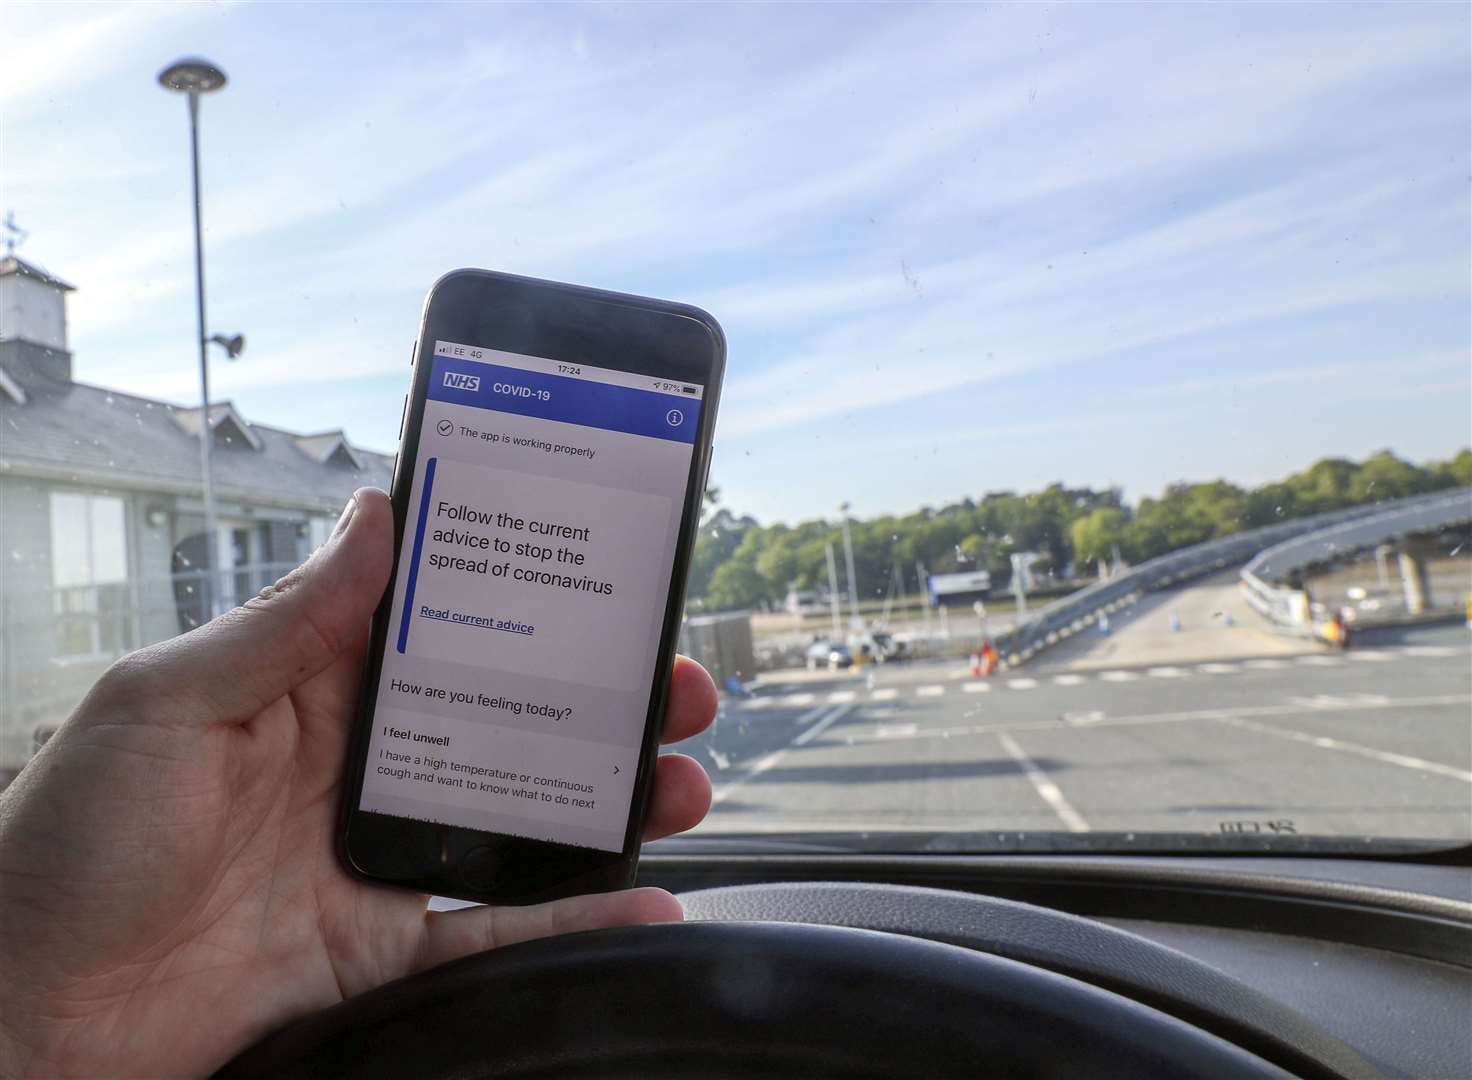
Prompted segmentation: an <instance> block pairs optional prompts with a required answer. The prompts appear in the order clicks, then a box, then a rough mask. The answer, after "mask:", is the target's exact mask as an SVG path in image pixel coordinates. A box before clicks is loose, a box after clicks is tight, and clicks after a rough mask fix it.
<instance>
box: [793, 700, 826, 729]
mask: <svg viewBox="0 0 1472 1080" xmlns="http://www.w3.org/2000/svg"><path fill="white" fill-rule="evenodd" d="M827 711H828V706H827V705H819V706H818V707H817V708H816V709H809V710H808V711H807V712H805V713H803V714H802V715H801V716H799V717H798V718H797V719H795V720H794V721H793V723H794V724H796V725H797V726H798V727H802V726H803V725H804V724H811V723H812V722H813V721H814V720H816V719H817V718H818V717H820V716H822V715H823V714H824V713H825V712H827Z"/></svg>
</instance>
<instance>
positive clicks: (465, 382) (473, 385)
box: [445, 371, 480, 390]
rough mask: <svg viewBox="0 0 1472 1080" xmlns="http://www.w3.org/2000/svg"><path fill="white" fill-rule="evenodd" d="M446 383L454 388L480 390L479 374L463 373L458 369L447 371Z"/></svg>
mask: <svg viewBox="0 0 1472 1080" xmlns="http://www.w3.org/2000/svg"><path fill="white" fill-rule="evenodd" d="M445 385H446V386H448V387H450V388H451V389H452V390H479V389H480V376H479V375H462V374H460V373H459V372H458V371H447V372H445Z"/></svg>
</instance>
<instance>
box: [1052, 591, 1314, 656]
mask: <svg viewBox="0 0 1472 1080" xmlns="http://www.w3.org/2000/svg"><path fill="white" fill-rule="evenodd" d="M1238 581H1239V578H1238V576H1237V572H1236V571H1235V570H1233V571H1232V572H1231V573H1229V574H1224V575H1220V576H1217V577H1212V578H1208V579H1207V580H1205V581H1202V582H1200V583H1198V584H1195V585H1192V586H1191V587H1189V588H1185V589H1179V590H1175V591H1171V592H1159V593H1148V594H1146V595H1145V596H1144V597H1142V598H1141V599H1140V600H1138V601H1136V602H1135V603H1134V604H1132V605H1131V606H1130V607H1128V608H1125V609H1124V610H1122V611H1118V612H1115V613H1114V614H1113V615H1111V616H1110V633H1108V634H1101V633H1100V632H1099V631H1098V630H1097V629H1095V628H1092V627H1091V628H1089V629H1087V630H1085V631H1083V632H1082V633H1080V634H1077V635H1075V636H1074V637H1072V638H1069V639H1068V640H1067V641H1064V642H1060V643H1059V644H1058V645H1056V646H1054V647H1053V648H1051V649H1049V650H1048V651H1047V652H1045V653H1043V654H1042V656H1040V657H1039V658H1038V661H1039V663H1041V664H1046V665H1048V666H1049V667H1060V666H1069V667H1074V668H1097V667H1117V666H1120V665H1138V664H1181V663H1192V662H1200V661H1209V660H1236V659H1240V658H1243V657H1253V656H1291V655H1293V654H1296V653H1311V652H1317V651H1319V650H1320V649H1321V648H1323V646H1320V645H1318V644H1317V643H1315V642H1313V641H1311V640H1309V639H1306V638H1296V637H1289V636H1287V635H1284V634H1280V633H1276V632H1275V631H1274V630H1273V629H1272V626H1271V624H1270V623H1269V622H1268V621H1267V620H1266V619H1264V618H1263V617H1262V616H1261V615H1259V614H1258V613H1257V611H1256V610H1255V609H1253V608H1252V607H1251V606H1250V605H1249V604H1248V603H1247V601H1246V600H1245V599H1243V597H1242V590H1241V587H1240V586H1239V585H1238ZM1172 616H1174V617H1175V620H1176V623H1173V622H1172ZM1176 624H1178V625H1179V629H1176V628H1175V626H1176Z"/></svg>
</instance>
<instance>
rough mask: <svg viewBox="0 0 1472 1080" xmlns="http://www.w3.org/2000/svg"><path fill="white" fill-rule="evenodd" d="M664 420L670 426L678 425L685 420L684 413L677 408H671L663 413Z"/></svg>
mask: <svg viewBox="0 0 1472 1080" xmlns="http://www.w3.org/2000/svg"><path fill="white" fill-rule="evenodd" d="M664 420H665V423H667V424H669V426H670V427H679V426H680V425H681V424H683V423H684V422H685V414H684V413H682V412H681V411H680V410H679V409H671V410H670V411H669V412H667V413H665V414H664Z"/></svg>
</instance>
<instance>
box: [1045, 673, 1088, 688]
mask: <svg viewBox="0 0 1472 1080" xmlns="http://www.w3.org/2000/svg"><path fill="white" fill-rule="evenodd" d="M1084 681H1085V680H1084V677H1083V676H1082V675H1059V676H1058V677H1057V678H1055V679H1054V680H1053V683H1054V685H1056V686H1077V685H1079V683H1081V682H1084Z"/></svg>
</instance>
